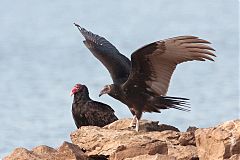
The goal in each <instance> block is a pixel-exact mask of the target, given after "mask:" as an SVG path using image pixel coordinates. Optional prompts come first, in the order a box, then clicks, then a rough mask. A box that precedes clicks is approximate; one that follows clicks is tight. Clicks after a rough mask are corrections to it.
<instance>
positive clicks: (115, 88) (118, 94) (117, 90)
mask: <svg viewBox="0 0 240 160" xmlns="http://www.w3.org/2000/svg"><path fill="white" fill-rule="evenodd" d="M111 86H112V89H111V92H110V93H109V95H110V96H111V97H113V98H115V99H117V100H119V101H120V102H122V103H124V104H126V102H125V98H124V93H123V90H122V88H121V85H117V84H112V85H111ZM126 105H127V104H126Z"/></svg>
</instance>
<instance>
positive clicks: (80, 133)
mask: <svg viewBox="0 0 240 160" xmlns="http://www.w3.org/2000/svg"><path fill="white" fill-rule="evenodd" d="M130 121H131V120H130V119H122V120H118V121H116V122H113V123H111V124H109V125H107V126H105V127H103V128H100V127H95V126H84V127H81V128H80V129H78V130H76V131H74V132H73V133H71V135H70V136H71V140H72V143H73V144H72V143H69V142H64V143H63V145H62V146H60V147H59V148H57V149H54V148H51V147H47V146H39V147H36V148H33V149H32V150H26V149H24V148H17V149H15V150H14V151H13V153H12V154H10V155H9V156H7V157H5V160H12V159H19V160H21V159H30V160H33V159H43V160H48V159H55V160H58V159H59V160H62V159H71V160H74V159H76V160H85V159H89V160H105V159H110V160H123V159H124V160H198V159H200V160H223V159H224V160H227V159H228V160H240V120H234V121H228V122H225V123H223V124H221V125H219V126H216V127H213V128H205V129H198V128H196V127H189V129H188V130H187V132H180V131H179V130H178V129H177V128H175V127H173V126H169V125H163V124H162V125H158V122H152V121H146V120H142V121H141V122H140V132H136V131H135V130H133V129H131V128H129V127H128V126H129V123H130Z"/></svg>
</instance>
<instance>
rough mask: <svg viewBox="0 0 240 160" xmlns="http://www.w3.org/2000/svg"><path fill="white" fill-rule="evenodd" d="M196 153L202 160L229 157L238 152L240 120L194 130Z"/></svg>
mask: <svg viewBox="0 0 240 160" xmlns="http://www.w3.org/2000/svg"><path fill="white" fill-rule="evenodd" d="M195 137H196V144H197V149H198V155H199V157H200V159H202V160H212V159H216V160H218V159H219V160H220V159H229V158H230V157H231V156H233V155H234V154H240V120H234V121H228V122H225V123H223V124H221V125H219V126H217V127H213V128H205V129H198V130H196V132H195Z"/></svg>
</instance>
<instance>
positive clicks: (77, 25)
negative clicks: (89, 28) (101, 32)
mask: <svg viewBox="0 0 240 160" xmlns="http://www.w3.org/2000/svg"><path fill="white" fill-rule="evenodd" d="M73 24H74V25H75V26H76V27H78V28H80V29H82V27H81V26H80V25H79V24H77V23H75V22H74V23H73Z"/></svg>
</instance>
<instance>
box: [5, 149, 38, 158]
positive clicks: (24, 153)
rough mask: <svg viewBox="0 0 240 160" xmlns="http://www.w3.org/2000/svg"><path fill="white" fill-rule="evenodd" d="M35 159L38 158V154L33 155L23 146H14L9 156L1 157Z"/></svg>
mask: <svg viewBox="0 0 240 160" xmlns="http://www.w3.org/2000/svg"><path fill="white" fill-rule="evenodd" d="M15 159H17V160H37V159H40V157H39V156H38V155H35V154H34V153H33V151H29V150H27V149H25V148H16V149H15V150H14V151H13V152H12V153H11V154H10V155H9V156H7V157H5V158H3V160H15Z"/></svg>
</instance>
